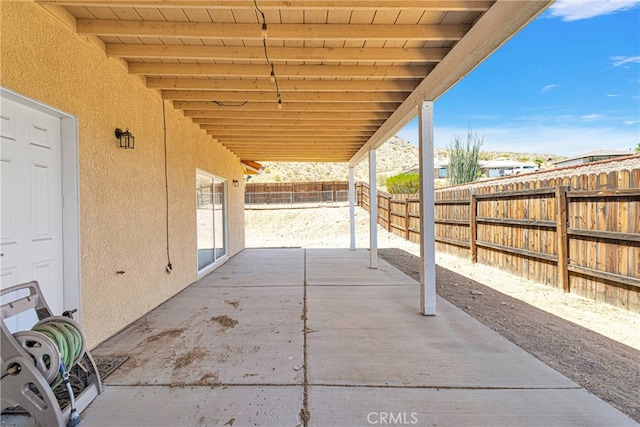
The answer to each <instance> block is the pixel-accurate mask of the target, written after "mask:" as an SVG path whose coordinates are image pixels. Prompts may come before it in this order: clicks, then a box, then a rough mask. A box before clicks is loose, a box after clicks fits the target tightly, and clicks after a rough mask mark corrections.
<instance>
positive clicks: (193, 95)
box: [162, 90, 409, 103]
mask: <svg viewBox="0 0 640 427" xmlns="http://www.w3.org/2000/svg"><path fill="white" fill-rule="evenodd" d="M408 94H409V92H353V93H348V92H336V93H328V92H322V93H321V92H288V93H287V103H290V102H301V103H302V102H397V103H400V102H403V101H404V100H405V98H406V97H407V95H408ZM162 98H163V99H169V100H174V101H218V102H245V101H249V102H256V101H263V102H274V101H275V99H276V95H275V93H274V91H273V90H270V91H265V92H257V91H250V92H220V91H204V90H201V91H191V90H163V91H162Z"/></svg>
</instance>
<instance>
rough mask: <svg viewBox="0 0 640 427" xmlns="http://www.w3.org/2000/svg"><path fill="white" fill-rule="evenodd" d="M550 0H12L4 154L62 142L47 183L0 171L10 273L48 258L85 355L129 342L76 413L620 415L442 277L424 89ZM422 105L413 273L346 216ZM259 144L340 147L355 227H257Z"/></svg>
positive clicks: (6, 24) (378, 418) (104, 416)
mask: <svg viewBox="0 0 640 427" xmlns="http://www.w3.org/2000/svg"><path fill="white" fill-rule="evenodd" d="M551 3H552V1H551V0H529V1H491V0H488V1H476V0H454V1H413V0H398V1H361V0H349V1H332V0H326V1H324V0H318V1H316V0H291V1H280V0H259V1H255V0H254V1H251V0H238V1H224V0H220V1H202V0H184V1H183V0H164V1H157V0H33V1H15V2H13V1H7V2H2V8H1V9H0V13H1V16H2V40H3V44H2V73H1V75H2V77H1V81H0V83H1V86H2V87H1V88H0V89H1V91H0V94H1V95H2V96H1V97H2V101H3V114H6V115H7V118H5V117H4V116H3V127H2V137H3V139H2V143H3V156H4V153H5V152H6V153H9V151H8V149H7V150H5V146H6V147H7V148H12V147H13V148H16V147H19V148H21V149H22V147H23V146H27V147H28V146H36V147H39V148H38V149H40V148H43V149H46V150H49V151H50V152H51V153H53V154H51V159H52V160H51V165H52V166H51V170H52V172H51V174H50V175H44V174H41V175H34V176H35V178H38V177H40V180H39V181H38V180H35V178H34V181H33V182H34V183H35V184H42V188H40V187H37V186H34V185H35V184H34V185H31V182H30V181H29V179H30V178H29V176H26V175H25V176H22V175H20V176H19V175H17V174H16V175H15V176H16V179H13V180H4V175H3V180H4V181H3V183H4V182H5V181H6V182H8V183H10V184H11V187H9V184H7V188H8V190H10V191H4V190H3V199H2V200H3V203H2V205H3V207H7V206H18V205H19V206H20V208H21V210H20V211H18V210H17V208H16V210H15V212H13V210H9V209H8V208H7V214H5V212H4V211H3V215H5V216H6V218H15V219H16V221H15V224H14V223H11V224H9V226H7V227H6V228H5V229H3V231H5V230H6V231H7V233H8V234H7V233H5V234H7V235H8V236H9V235H10V236H9V237H11V236H12V235H13V234H16V235H17V231H20V232H21V233H22V234H20V238H16V239H14V240H15V241H13V240H11V239H9V240H11V241H9V240H7V242H8V244H12V245H14V243H15V245H14V246H13V247H17V246H18V244H17V243H20V244H21V245H23V246H24V242H27V246H24V247H22V246H20V249H21V251H22V252H20V253H18V251H12V252H10V251H9V249H11V248H12V247H10V246H6V248H7V249H5V247H3V258H2V272H3V282H2V289H5V288H9V287H11V286H12V285H15V284H16V283H24V282H29V281H31V280H38V281H39V282H40V285H41V286H42V288H43V292H44V295H45V297H46V298H47V300H49V301H54V300H55V303H51V306H52V309H53V310H54V311H55V313H56V314H58V313H61V312H63V311H64V310H73V309H77V310H78V311H77V314H76V318H77V319H78V320H79V322H80V324H81V326H82V328H83V330H84V332H85V336H86V339H87V342H86V344H87V348H89V349H90V350H91V353H92V354H93V355H94V356H95V357H99V356H125V357H128V360H127V361H126V362H125V364H124V365H122V367H120V368H119V369H118V370H116V371H115V372H114V373H113V374H112V375H111V376H109V377H108V378H106V379H105V385H106V388H105V390H104V392H103V393H102V394H100V395H99V396H98V397H97V398H96V399H95V400H94V401H93V402H92V403H91V404H90V405H89V406H88V408H86V410H85V411H84V412H83V414H82V417H83V418H84V424H83V425H88V426H99V425H105V426H141V425H148V426H159V425H167V426H176V425H229V426H233V425H236V426H245V425H275V426H282V425H300V424H303V425H318V426H323V425H385V424H392V425H393V424H395V425H398V424H409V425H411V424H414V425H425V424H441V425H514V424H518V425H550V424H553V425H570V426H574V425H587V424H597V425H625V424H631V421H630V420H629V419H628V418H626V417H625V416H623V415H622V414H620V413H619V412H617V411H615V410H614V409H613V408H612V407H610V406H608V405H607V404H605V403H603V402H602V401H600V400H598V399H597V398H595V397H594V396H592V395H590V394H589V393H588V392H586V391H585V390H584V389H581V388H580V387H578V386H577V385H575V384H574V383H572V382H571V381H569V380H568V379H566V378H564V377H562V376H561V375H559V374H558V373H556V372H555V371H553V370H552V369H550V368H549V367H547V366H545V365H544V364H542V363H541V362H539V361H537V360H536V359H534V358H533V357H531V356H529V355H527V354H526V353H525V352H523V351H522V350H520V349H519V348H517V347H516V346H514V345H512V344H510V343H509V342H508V341H506V340H504V339H503V338H500V337H499V336H497V335H496V334H494V333H493V332H491V331H490V330H489V329H487V328H485V327H483V326H482V325H480V324H479V323H477V322H475V321H474V320H473V319H471V318H470V317H468V316H467V315H465V314H464V313H462V312H460V311H459V310H457V309H455V308H454V307H452V306H451V305H450V304H448V303H447V302H446V301H442V300H439V299H438V298H437V297H436V293H435V287H436V278H435V259H434V258H435V255H434V252H435V251H434V236H433V224H434V219H433V198H434V194H433V146H434V141H433V120H434V112H433V107H434V101H435V100H437V99H438V98H439V97H440V96H442V94H444V93H445V92H446V91H447V90H448V89H449V88H451V87H452V86H453V85H455V84H456V82H458V81H459V80H460V79H462V78H463V77H464V76H465V75H466V74H468V73H469V72H471V71H472V70H473V69H474V68H475V67H476V66H477V65H478V64H479V63H481V62H482V61H483V60H484V59H486V58H487V57H488V56H489V55H491V54H492V53H493V52H494V51H495V50H496V49H498V48H499V47H500V46H501V45H502V44H503V43H505V42H507V40H508V39H509V38H511V37H512V36H513V35H514V34H516V33H517V32H518V31H519V30H520V29H522V28H523V27H524V26H526V25H527V23H528V22H530V21H531V20H532V19H534V18H535V17H536V16H537V15H539V14H540V13H542V12H543V11H544V9H545V8H546V7H548V6H549V4H551ZM10 110H11V111H10ZM12 111H15V112H12ZM10 113H11V114H10ZM416 115H417V116H418V117H419V118H420V171H421V191H420V197H421V201H422V203H421V206H422V210H423V211H422V212H421V215H420V216H421V220H422V224H421V227H420V228H421V230H423V234H422V246H421V259H422V262H421V264H422V265H421V273H422V274H421V278H420V282H419V283H418V282H415V281H413V280H412V279H410V278H408V277H407V276H405V275H403V274H402V273H400V272H399V271H397V270H396V269H394V268H393V267H391V266H389V265H388V264H386V263H385V262H384V261H382V260H379V259H378V257H377V240H376V239H377V238H376V212H375V209H372V210H371V221H370V222H371V229H370V236H371V239H370V244H369V250H368V251H367V250H363V249H356V247H355V238H354V233H355V231H354V226H353V169H354V167H355V166H356V165H357V164H359V163H360V162H361V161H362V160H363V159H365V158H367V157H368V159H369V168H370V170H369V177H370V191H371V192H372V193H375V184H376V149H377V148H378V147H380V146H381V145H382V144H383V143H385V142H386V141H387V139H388V138H389V137H391V136H393V135H394V134H395V133H396V132H397V131H398V130H400V129H401V128H402V127H403V126H404V125H405V124H406V123H408V122H409V121H410V120H411V119H413V118H414V117H415V116H416ZM41 116H42V117H45V118H46V120H48V121H49V122H51V123H52V126H51V127H50V128H49V127H43V126H42V125H40V124H39V123H37V122H36V121H34V120H35V119H33V118H34V117H35V118H37V119H38V120H40V117H41ZM5 122H6V123H5ZM14 123H15V124H14ZM47 123H48V122H47ZM121 128H124V129H126V130H129V128H130V129H131V132H132V133H133V134H135V137H136V138H135V149H134V150H125V149H123V148H127V147H126V146H123V145H122V141H120V143H118V141H117V140H118V139H120V137H118V136H117V135H118V132H117V131H118V130H120V131H122V129H121ZM16 129H17V130H18V131H19V132H18V131H16ZM114 130H116V133H115V135H116V138H114ZM47 132H48V133H47ZM33 135H35V136H36V137H42V136H43V135H47V138H50V140H51V141H53V142H52V143H51V144H50V145H47V144H48V143H49V142H50V141H49V139H46V140H42V141H40V140H38V139H37V138H35V143H34V137H33ZM120 135H122V132H120ZM49 151H48V152H49ZM30 156H35V157H37V156H39V154H37V155H36V154H33V155H32V153H31V152H26V153H22V152H19V153H18V154H16V157H15V158H16V159H18V160H20V161H21V162H30V161H31V157H30ZM2 160H3V162H4V163H6V164H7V165H8V164H9V163H10V161H12V160H13V159H5V158H4V157H3V159H2ZM263 160H279V161H302V162H312V161H331V162H348V163H349V166H350V181H351V195H352V198H351V201H352V202H351V207H352V215H351V217H352V220H351V223H352V227H351V245H350V246H351V247H350V248H344V249H332V250H319V249H287V250H284V249H283V250H280V249H278V250H276V249H264V250H253V249H251V250H247V249H244V248H245V239H244V237H245V236H244V215H243V209H244V206H243V203H244V202H243V191H242V190H243V188H242V185H241V182H242V175H243V172H244V171H245V168H244V166H243V163H242V162H247V161H249V162H250V161H263ZM21 164H22V163H21ZM25 164H28V163H25ZM38 167H40V166H38ZM41 169H44V167H41ZM6 170H7V171H8V172H7V175H6V176H7V177H13V176H14V175H12V173H13V172H14V171H15V172H19V171H25V170H28V169H27V168H26V167H22V166H16V167H13V166H11V167H8V168H7V169H6ZM3 173H4V170H3ZM43 173H44V172H43ZM47 173H49V172H47ZM27 175H28V174H27ZM199 178H202V179H205V178H206V184H207V188H211V189H212V191H211V195H212V198H211V200H212V202H211V203H210V205H211V206H212V207H211V209H210V210H209V213H210V214H211V220H212V221H213V222H214V224H217V225H218V228H217V229H216V230H215V232H214V233H211V235H210V236H209V237H210V239H209V240H210V241H209V240H208V241H207V242H206V244H207V245H209V246H206V245H203V246H202V248H201V247H200V245H199V243H200V242H199V241H198V238H199V236H198V230H199V228H198V227H199V226H200V223H199V220H198V218H197V214H198V208H199V207H198V206H197V203H195V200H196V197H194V196H196V195H197V194H199V193H197V191H198V190H197V189H196V188H194V187H195V185H199V184H200V183H199V181H198V179H199ZM52 183H57V185H58V186H53V184H52ZM45 184H46V185H45ZM3 185H4V184H3ZM31 187H33V188H35V189H36V190H38V191H41V192H43V191H44V190H46V191H47V194H50V195H51V197H50V199H51V201H52V203H51V206H50V209H49V206H44V204H42V203H32V200H38V198H37V196H38V195H39V194H40V193H37V192H35V191H36V190H33V191H34V193H33V194H34V195H33V197H32V196H31V193H29V192H28V191H27V190H29V191H31ZM203 188H204V187H203ZM214 188H215V189H216V191H215V203H214V202H213V200H214V198H213V195H214V192H213V189H214ZM13 195H22V196H23V197H20V198H15V200H14V199H12V198H11V197H12V196H13ZM18 199H19V200H18ZM53 202H55V204H54V203H53ZM207 206H208V205H207ZM214 206H216V207H217V210H216V211H214V208H213V207H214ZM22 212H26V213H25V214H23V213H22ZM32 212H36V213H37V214H38V215H35V214H34V215H31V213H32ZM213 212H216V213H217V214H219V215H218V216H214V215H213ZM40 214H42V215H40ZM45 217H46V218H47V219H46V221H45V220H44V219H43V218H45ZM3 218H4V217H3ZM30 218H32V219H33V221H34V224H35V221H36V220H37V219H43V220H42V221H41V223H42V224H44V225H46V226H47V227H48V228H47V227H45V229H46V230H49V229H50V231H51V232H52V235H53V234H55V236H53V237H55V238H51V239H49V237H47V239H44V240H46V241H49V240H51V241H54V242H55V246H54V245H51V247H50V248H49V247H47V248H45V249H46V253H45V254H44V255H43V256H42V257H41V258H42V259H40V258H38V257H37V256H36V255H38V256H40V255H39V253H38V254H36V253H35V251H33V250H31V249H30V246H28V244H30V243H29V242H30V241H31V237H32V236H31V234H30V233H31V229H32V224H31V222H29V221H27V220H29V219H30ZM216 221H218V223H216ZM36 225H37V224H36ZM3 226H4V224H3ZM43 227H44V226H43ZM53 231H55V233H53ZM23 234H24V236H26V237H25V238H24V239H22V236H23ZM3 237H4V234H3ZM209 237H208V238H209ZM23 240H24V242H23ZM36 240H37V239H36ZM40 240H43V239H40ZM3 242H4V241H3ZM199 249H206V250H208V251H209V252H208V253H211V254H215V256H213V257H212V260H211V261H212V262H208V263H206V265H200V262H199V259H198V258H197V257H198V254H199V252H198V250H199ZM43 252H45V251H43ZM43 259H44V260H45V261H47V263H48V264H47V263H45V262H44V261H43ZM50 259H55V262H53V263H50V262H49V261H48V260H50ZM80 261H81V262H80ZM19 263H23V264H24V265H22V264H20V265H18V264H19ZM41 264H42V265H43V266H44V267H46V266H48V265H49V264H51V265H53V266H54V267H55V270H54V269H53V268H52V269H51V270H50V271H49V270H47V274H46V275H45V274H44V273H42V274H41V275H40V276H37V274H36V273H33V272H32V271H33V266H34V265H35V266H40V265H41ZM45 264H46V265H45ZM44 267H43V268H44ZM43 271H44V270H43ZM18 272H20V275H18ZM5 273H6V274H5ZM13 273H15V275H13V276H12V275H11V274H13ZM38 274H39V273H38ZM436 303H437V304H436ZM436 305H437V306H438V311H437V314H438V315H437V316H434V315H435V314H436ZM423 315H428V316H423ZM29 327H30V326H29ZM9 341H10V340H9ZM25 357H27V356H25ZM26 360H30V359H26ZM4 368H6V366H4V361H3V369H4ZM20 390H22V389H20ZM20 390H18V391H20ZM11 391H16V390H11ZM10 422H12V421H11V420H7V423H10ZM5 424H6V423H5V420H4V419H3V425H5ZM7 425H10V424H7Z"/></svg>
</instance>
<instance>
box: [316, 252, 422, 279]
mask: <svg viewBox="0 0 640 427" xmlns="http://www.w3.org/2000/svg"><path fill="white" fill-rule="evenodd" d="M306 259H307V263H306V283H307V285H308V286H320V285H321V286H332V285H333V286H344V285H345V284H348V285H349V286H378V285H382V286H390V285H395V286H404V285H412V286H415V285H416V281H415V280H413V279H411V278H410V277H408V276H407V275H405V274H404V273H402V272H400V271H399V270H398V269H396V268H394V267H393V266H391V265H390V264H388V263H386V262H379V263H378V268H376V269H372V268H369V251H366V250H363V249H360V250H357V251H350V250H348V249H307V250H306Z"/></svg>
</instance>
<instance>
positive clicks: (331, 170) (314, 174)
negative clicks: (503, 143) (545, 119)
mask: <svg viewBox="0 0 640 427" xmlns="http://www.w3.org/2000/svg"><path fill="white" fill-rule="evenodd" d="M435 155H436V157H438V158H445V157H447V150H446V149H442V148H438V149H436V150H435ZM497 158H505V159H510V160H517V161H520V162H529V163H533V162H534V161H535V159H541V160H542V161H543V164H542V168H543V169H544V168H545V167H546V166H548V162H549V161H555V160H559V159H561V158H562V157H560V156H554V155H551V154H533V153H501V152H491V151H482V152H480V159H481V160H492V159H497ZM376 159H377V162H376V163H377V168H378V183H379V184H380V185H382V184H383V183H384V180H385V179H386V178H388V177H390V176H393V175H396V174H398V173H400V172H402V171H403V170H406V169H409V168H411V167H413V166H415V165H417V164H418V147H416V146H414V145H411V143H410V142H409V141H407V140H405V139H402V138H400V137H397V136H394V137H393V138H391V139H389V141H387V142H386V143H384V144H383V145H382V146H381V147H380V148H378V150H377V155H376ZM261 164H262V165H263V166H264V172H263V173H262V174H260V175H251V176H250V177H249V181H248V182H305V181H346V180H348V179H349V165H348V164H347V163H299V162H261ZM355 175H356V181H367V180H368V179H369V162H368V160H365V161H363V162H361V163H360V164H359V165H358V166H356V168H355Z"/></svg>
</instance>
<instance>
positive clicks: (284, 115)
mask: <svg viewBox="0 0 640 427" xmlns="http://www.w3.org/2000/svg"><path fill="white" fill-rule="evenodd" d="M184 115H185V117H210V118H232V117H235V118H241V119H247V118H249V119H250V118H252V117H255V115H256V114H255V113H249V114H247V113H246V112H242V111H236V110H224V111H194V110H186V111H185V112H184ZM260 117H261V118H268V119H271V120H287V121H290V120H296V119H314V120H320V119H321V120H328V121H340V120H352V119H383V120H384V119H386V118H387V117H389V114H387V113H377V112H366V111H362V112H351V111H345V112H340V113H332V112H318V111H316V112H308V111H289V112H287V111H286V110H278V111H265V112H262V113H260Z"/></svg>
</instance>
